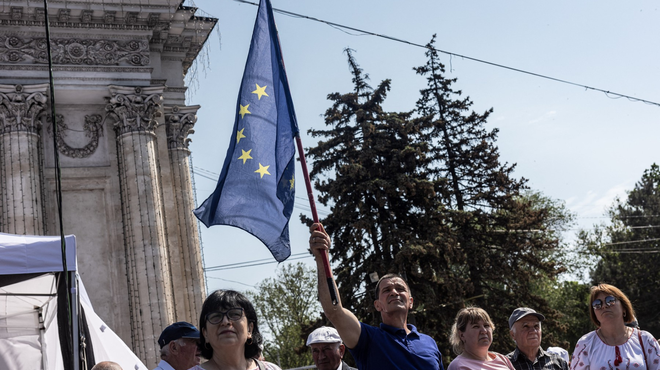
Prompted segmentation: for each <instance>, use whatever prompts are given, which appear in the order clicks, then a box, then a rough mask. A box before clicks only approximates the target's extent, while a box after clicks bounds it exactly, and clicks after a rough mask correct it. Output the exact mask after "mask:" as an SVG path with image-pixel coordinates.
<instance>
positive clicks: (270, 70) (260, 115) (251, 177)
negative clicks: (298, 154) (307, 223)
mask: <svg viewBox="0 0 660 370" xmlns="http://www.w3.org/2000/svg"><path fill="white" fill-rule="evenodd" d="M297 135H298V124H297V122H296V115H295V113H294V110H293V101H292V100H291V93H290V92H289V84H288V82H287V78H286V73H285V71H284V61H283V59H282V53H281V50H280V44H279V39H278V36H277V29H276V28H275V21H274V20H273V10H272V8H271V5H270V1H269V0H261V3H260V4H259V11H258V14H257V20H256V22H255V24H254V31H253V33H252V43H251V44H250V52H249V54H248V59H247V62H246V64H245V72H244V73H243V81H242V82H241V90H240V92H239V94H238V102H237V103H236V117H235V121H234V130H233V131H232V134H231V139H230V142H229V149H228V150H227V157H226V158H225V163H224V165H223V167H222V172H221V174H220V178H219V179H218V185H217V186H216V188H215V191H214V192H213V194H211V196H210V197H209V198H208V199H206V200H205V201H204V203H203V204H202V205H201V206H200V207H199V208H197V209H196V210H195V211H194V213H195V216H197V218H199V220H200V221H202V222H203V223H204V225H206V227H209V226H212V225H231V226H236V227H239V228H241V229H243V230H245V231H247V232H249V233H251V234H252V235H254V236H256V237H257V238H259V240H261V241H262V242H263V243H264V244H265V245H266V246H267V247H268V249H270V251H271V253H272V254H273V257H275V259H276V260H277V261H279V262H282V261H284V260H285V259H287V258H288V257H289V255H291V246H290V243H289V218H290V217H291V213H292V212H293V201H294V198H295V193H294V174H295V167H294V164H295V159H294V155H295V145H294V138H295V136H297Z"/></svg>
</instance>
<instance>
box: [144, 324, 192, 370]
mask: <svg viewBox="0 0 660 370" xmlns="http://www.w3.org/2000/svg"><path fill="white" fill-rule="evenodd" d="M198 341H199V330H197V328H196V327H195V326H194V325H192V324H189V323H187V322H185V321H180V322H175V323H174V324H172V325H170V326H168V327H166V328H165V330H163V332H162V333H161V334H160V337H159V338H158V344H159V345H160V359H161V360H160V363H158V366H157V367H156V368H155V369H154V370H188V369H190V368H191V367H194V366H195V365H199V363H200V362H201V358H200V355H201V350H200V349H199V347H198V346H197V342H198Z"/></svg>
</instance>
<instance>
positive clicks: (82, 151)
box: [46, 114, 103, 158]
mask: <svg viewBox="0 0 660 370" xmlns="http://www.w3.org/2000/svg"><path fill="white" fill-rule="evenodd" d="M56 117H57V137H56V138H55V141H56V143H57V151H59V152H60V153H62V154H64V155H65V156H67V157H71V158H86V157H89V156H90V155H92V154H94V152H95V151H96V148H98V146H99V137H101V136H103V117H102V116H101V115H100V114H90V115H86V116H85V124H84V125H83V130H84V131H85V136H87V137H89V138H90V140H89V143H87V145H85V146H84V147H82V148H73V147H71V146H69V144H67V143H66V142H65V141H64V138H65V137H66V135H67V130H68V129H69V127H68V126H67V124H66V123H65V122H64V116H63V115H61V114H57V115H56ZM46 119H47V121H48V123H49V124H50V125H52V122H51V116H50V115H48V116H47V118H46ZM50 128H51V126H48V133H49V134H50V133H51V129H50Z"/></svg>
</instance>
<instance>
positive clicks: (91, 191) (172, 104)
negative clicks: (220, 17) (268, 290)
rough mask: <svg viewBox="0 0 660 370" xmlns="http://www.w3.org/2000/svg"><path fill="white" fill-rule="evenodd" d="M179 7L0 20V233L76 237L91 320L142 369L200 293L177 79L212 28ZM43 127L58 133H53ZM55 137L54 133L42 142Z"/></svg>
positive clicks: (195, 315)
mask: <svg viewBox="0 0 660 370" xmlns="http://www.w3.org/2000/svg"><path fill="white" fill-rule="evenodd" d="M196 11H197V9H196V8H194V7H188V6H184V5H183V2H182V1H180V0H176V1H173V0H149V1H142V0H114V1H107V0H105V1H104V0H84V1H83V0H79V1H69V0H66V1H65V0H59V1H56V0H50V1H49V2H48V18H49V19H50V39H51V43H50V45H51V54H52V63H53V76H54V84H53V86H54V91H55V93H54V97H55V120H53V117H52V110H51V105H50V84H49V74H48V54H47V48H46V46H47V43H46V28H45V26H46V24H45V23H46V22H45V19H46V9H45V8H44V7H43V2H39V1H27V0H25V1H11V2H9V3H7V4H6V5H3V6H2V11H1V12H0V231H1V232H5V233H13V234H32V235H57V234H59V230H60V226H59V222H60V221H59V219H60V218H59V216H58V213H59V210H58V206H57V205H58V202H57V189H56V184H57V182H56V172H55V160H54V158H55V154H54V153H55V150H57V152H58V153H59V161H60V166H61V185H62V188H61V190H62V202H61V204H62V207H61V212H62V220H63V221H62V224H63V228H64V232H65V233H66V234H74V235H76V240H77V245H78V263H79V272H80V275H81V277H82V281H83V282H84V284H85V287H86V290H87V293H88V295H89V297H90V299H91V301H92V304H93V306H94V309H95V311H96V312H97V313H98V314H99V315H100V316H101V317H102V318H103V319H104V320H105V321H106V323H108V325H109V326H110V327H111V328H112V329H113V330H114V331H115V332H116V333H117V334H118V335H119V336H120V337H121V338H122V339H124V341H125V342H126V343H127V344H128V345H129V346H131V347H132V348H133V350H134V351H135V353H136V354H137V355H138V356H139V357H140V358H141V359H142V360H143V361H145V364H146V365H147V366H148V367H154V366H155V365H156V363H157V362H158V360H159V358H160V355H159V347H158V345H157V339H158V336H159V335H160V332H161V331H162V329H163V328H165V327H166V326H167V325H169V324H171V323H173V322H176V321H182V320H184V321H188V322H191V323H194V324H197V322H198V320H199V313H200V311H201V305H202V302H203V300H204V298H205V296H206V292H205V288H204V277H203V267H202V258H201V250H200V242H199V233H198V227H197V221H196V219H195V218H194V215H193V214H192V210H193V208H194V199H193V191H192V178H191V172H190V161H189V158H190V152H189V150H188V141H189V140H190V139H189V135H190V134H192V132H193V130H192V129H193V126H194V125H195V123H196V115H195V114H196V112H197V110H198V109H199V108H200V107H199V106H198V105H187V104H186V90H187V87H186V86H185V82H184V77H185V75H186V73H188V71H189V69H190V68H191V66H193V65H194V61H195V58H197V56H198V54H199V53H200V52H201V51H202V50H203V45H204V43H205V42H206V40H207V38H208V37H209V34H210V32H211V30H212V29H213V28H214V26H215V24H216V21H217V19H214V18H208V17H200V16H197V15H196V14H195V13H196ZM53 121H55V123H56V124H57V130H53ZM55 131H57V134H56V135H54V132H55Z"/></svg>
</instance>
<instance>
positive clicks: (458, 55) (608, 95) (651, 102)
mask: <svg viewBox="0 0 660 370" xmlns="http://www.w3.org/2000/svg"><path fill="white" fill-rule="evenodd" d="M234 1H236V2H239V3H244V4H251V5H255V6H259V4H257V3H253V2H250V1H246V0H234ZM273 11H275V12H278V13H280V14H284V15H288V16H291V17H296V18H304V19H308V20H310V21H315V22H320V23H324V24H326V25H328V26H330V27H333V28H342V29H347V30H351V31H355V32H361V33H362V34H364V35H370V36H376V37H381V38H384V39H387V40H391V41H396V42H400V43H403V44H408V45H411V46H417V47H420V48H424V49H428V47H427V46H426V45H422V44H418V43H415V42H412V41H407V40H403V39H399V38H396V37H392V36H387V35H383V34H380V33H375V32H371V31H365V30H361V29H359V28H355V27H350V26H345V25H343V24H339V23H334V22H330V21H326V20H323V19H318V18H314V17H310V16H307V15H303V14H298V13H293V12H289V11H286V10H282V9H277V8H273ZM351 35H352V34H351ZM353 36H357V35H353ZM433 50H435V51H437V52H439V53H443V54H447V55H449V56H454V57H459V58H463V59H467V60H471V61H473V62H477V63H483V64H487V65H490V66H493V67H498V68H503V69H507V70H510V71H514V72H518V73H523V74H526V75H530V76H534V77H539V78H544V79H546V80H551V81H555V82H560V83H564V84H568V85H573V86H578V87H582V88H584V89H586V90H594V91H599V92H602V93H604V94H605V96H607V97H608V98H610V99H619V98H626V99H628V100H630V101H633V102H642V103H646V104H649V105H656V106H659V107H660V103H657V102H654V101H650V100H645V99H640V98H635V97H633V96H630V95H625V94H620V93H617V92H614V91H608V90H605V89H600V88H597V87H592V86H587V85H583V84H580V83H576V82H571V81H567V80H564V79H561V78H556V77H551V76H546V75H542V74H540V73H535V72H530V71H526V70H524V69H520V68H515V67H509V66H505V65H503V64H499V63H494V62H489V61H487V60H484V59H479V58H473V57H470V56H467V55H462V54H457V53H453V52H450V51H446V50H441V49H438V48H433ZM610 95H612V96H613V97H611V96H610Z"/></svg>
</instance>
